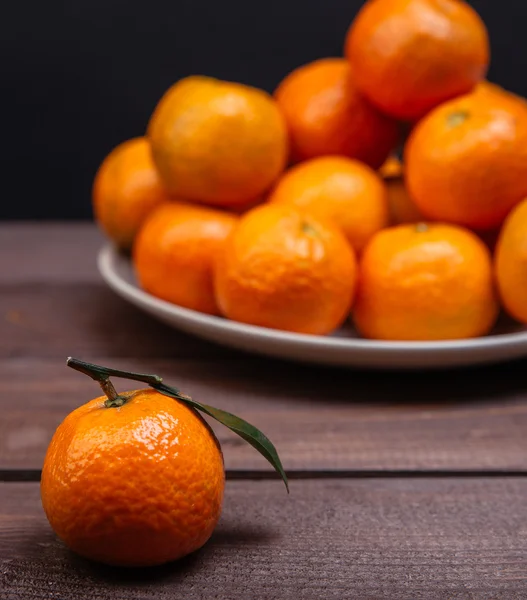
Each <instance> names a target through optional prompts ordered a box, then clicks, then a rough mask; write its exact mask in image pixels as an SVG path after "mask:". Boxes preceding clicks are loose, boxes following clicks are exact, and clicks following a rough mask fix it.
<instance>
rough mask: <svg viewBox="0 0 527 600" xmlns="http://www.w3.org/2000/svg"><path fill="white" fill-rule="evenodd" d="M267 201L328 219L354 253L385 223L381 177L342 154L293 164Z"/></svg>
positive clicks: (384, 199) (386, 220) (384, 201)
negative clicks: (344, 237)
mask: <svg viewBox="0 0 527 600" xmlns="http://www.w3.org/2000/svg"><path fill="white" fill-rule="evenodd" d="M269 200H270V202H277V203H282V204H289V205H292V206H297V207H298V208H301V209H303V210H306V211H308V212H310V213H312V214H314V215H318V216H321V217H323V218H325V219H331V220H332V221H333V222H334V223H335V224H336V225H338V226H339V227H340V228H341V230H342V231H343V232H344V235H345V236H346V237H347V238H348V241H349V243H350V244H351V245H352V247H353V248H354V249H355V250H356V251H357V252H360V251H361V250H362V248H363V247H364V246H365V244H366V242H367V241H368V240H369V239H370V238H371V236H372V235H373V234H374V233H375V232H376V231H379V229H382V228H383V227H385V226H386V225H387V223H388V207H387V202H386V187H385V186H384V184H383V182H382V180H381V178H380V177H379V176H378V175H377V173H375V171H373V170H372V169H370V167H368V166H366V165H365V164H363V163H360V162H358V161H355V160H351V159H349V158H345V157H342V156H324V157H321V158H314V159H312V160H309V161H306V162H304V163H301V164H299V165H297V166H295V167H293V168H292V169H290V170H289V171H288V172H287V173H286V174H285V175H284V176H283V177H282V178H281V179H280V180H279V182H278V184H277V185H276V187H275V189H274V191H273V193H272V194H271V196H270V198H269Z"/></svg>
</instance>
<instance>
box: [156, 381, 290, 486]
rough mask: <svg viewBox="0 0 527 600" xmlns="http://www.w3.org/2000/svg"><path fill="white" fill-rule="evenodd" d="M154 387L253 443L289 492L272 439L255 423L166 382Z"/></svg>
mask: <svg viewBox="0 0 527 600" xmlns="http://www.w3.org/2000/svg"><path fill="white" fill-rule="evenodd" d="M152 387H153V388H154V389H155V390H157V391H158V392H160V393H161V394H164V395H165V396H170V397H171V398H175V399H176V400H180V401H181V402H184V403H185V404H187V405H188V406H191V407H192V408H195V409H196V410H199V411H201V412H203V413H205V414H206V415H209V417H212V418H213V419H216V421H218V422H220V423H221V424H222V425H225V427H228V428H229V429H230V430H231V431H234V433H236V434H237V435H239V436H240V437H241V438H243V439H244V440H245V441H246V442H248V443H249V444H251V446H252V447H253V448H254V449H255V450H257V451H258V452H259V453H260V454H261V455H262V456H263V457H264V458H266V459H267V460H268V461H269V462H270V463H271V466H272V467H273V468H274V469H275V471H276V472H277V473H278V474H279V475H280V477H281V478H282V479H283V481H284V483H285V487H286V489H287V491H288V492H289V484H288V481H287V476H286V474H285V471H284V468H283V466H282V462H281V461H280V457H279V456H278V452H277V451H276V448H275V447H274V445H273V443H272V442H271V440H270V439H269V438H268V437H267V436H266V435H264V434H263V433H262V432H261V431H260V430H259V429H257V428H256V427H254V425H251V424H250V423H247V421H244V420H243V419H240V417H237V416H236V415H233V414H231V413H229V412H227V411H225V410H221V409H219V408H214V407H213V406H208V405H207V404H200V403H199V402H196V401H195V400H193V399H192V398H191V397H190V396H187V395H186V394H182V393H181V392H180V391H179V390H178V389H176V388H173V387H170V386H168V385H165V384H164V383H156V384H152Z"/></svg>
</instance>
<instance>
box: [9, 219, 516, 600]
mask: <svg viewBox="0 0 527 600" xmlns="http://www.w3.org/2000/svg"><path fill="white" fill-rule="evenodd" d="M101 241H102V238H101V236H100V235H99V234H98V233H97V231H96V230H95V228H94V227H93V226H92V225H89V224H69V225H64V224H62V225H61V224H47V225H37V224H4V225H2V226H0V316H1V320H0V359H1V360H0V410H1V416H0V598H1V599H2V600H3V599H8V598H9V599H19V598H20V599H22V600H26V599H36V598H54V599H60V600H68V599H78V598H83V599H86V600H92V599H93V600H95V599H114V598H115V599H122V600H131V599H147V598H149V599H157V598H159V599H165V598H166V599H168V598H178V599H179V598H185V599H196V598H218V599H223V600H237V599H243V600H253V599H254V600H260V599H282V598H294V599H303V598H321V599H325V600H326V599H327V600H329V599H335V600H343V599H345V598H355V599H359V600H362V599H370V598H371V599H376V600H377V599H382V598H386V599H390V600H394V599H399V598H403V599H418V598H424V599H434V598H448V599H458V598H478V599H479V598H484V599H497V598H504V599H507V600H511V599H516V598H518V599H525V598H527V373H526V367H527V362H525V361H521V362H516V363H509V364H506V365H501V366H493V367H485V368H480V369H477V370H476V369H474V370H471V369H468V370H462V371H449V372H422V371H421V372H417V373H403V372H384V373H379V372H366V371H352V370H336V369H329V368H314V367H313V366H302V365H297V364H289V363H282V362H278V361H273V360H269V359H263V358H260V357H258V356H251V355H246V354H242V353H239V352H235V351H232V350H226V349H224V348H221V347H219V346H215V345H213V344H209V343H205V342H202V341H199V340H197V339H194V338H191V337H189V336H187V335H184V334H182V333H178V332H176V331H173V330H170V329H167V328H166V327H165V326H163V325H161V324H159V323H157V322H156V321H154V320H152V319H151V318H149V317H147V316H145V315H143V314H142V313H140V312H138V311H137V310H136V309H134V308H132V307H130V306H128V305H127V304H125V303H124V302H123V301H122V300H120V299H119V298H117V297H116V296H115V295H114V294H113V293H112V292H111V291H109V290H108V289H107V288H106V287H105V286H104V285H103V284H102V282H101V280H100V278H99V276H98V274H97V272H96V269H95V266H94V262H95V254H96V251H97V249H98V247H99V246H100V244H101ZM69 355H74V356H77V357H79V358H83V359H85V360H90V361H93V362H98V363H102V364H107V365H110V366H116V367H118V368H123V369H127V370H140V371H143V372H154V373H158V374H161V375H163V376H164V377H165V379H166V380H167V381H168V382H171V383H173V384H175V385H178V387H180V388H182V389H183V390H184V391H186V392H188V393H190V394H191V395H192V396H194V397H195V398H196V399H197V400H200V401H203V402H205V403H210V404H213V405H215V406H218V407H221V408H225V409H226V410H229V411H232V412H235V413H237V414H239V415H240V416H242V417H244V418H246V419H247V420H248V421H250V422H252V423H254V424H255V425H257V426H258V427H259V428H261V429H262V430H263V431H265V432H266V433H267V434H268V435H269V437H270V438H271V439H272V440H273V441H274V442H275V444H276V446H277V448H278V451H279V453H280V455H281V457H282V460H283V463H284V466H285V468H286V470H287V471H288V473H289V475H290V478H291V494H290V496H287V495H286V493H285V491H284V488H283V484H282V483H281V482H280V481H278V480H277V479H276V478H275V476H274V475H273V473H272V472H271V470H270V467H269V466H268V465H267V463H266V462H265V461H264V460H263V459H262V458H261V457H260V456H259V455H258V454H256V452H254V450H253V449H251V448H250V447H249V446H248V445H247V444H245V443H244V442H242V441H241V440H239V439H238V438H236V437H235V436H234V435H232V434H230V433H229V432H228V431H227V430H225V429H224V428H222V427H221V426H218V427H215V429H216V431H217V433H218V437H219V438H220V441H221V442H222V444H223V448H224V453H225V462H226V469H227V478H228V482H227V487H226V497H225V503H224V511H223V516H222V519H221V522H220V525H219V526H218V528H217V530H216V532H215V534H214V536H213V538H212V539H211V541H210V542H209V543H208V544H207V545H206V546H205V547H204V548H203V549H202V550H201V551H199V552H198V553H196V554H195V555H193V556H191V557H189V558H187V559H185V560H183V561H181V562H179V563H177V564H171V565H167V566H165V567H162V568H156V569H148V570H135V571H128V570H122V569H114V568H106V567H101V566H98V565H95V564H91V563H90V562H88V561H85V560H83V559H80V558H78V557H76V556H74V555H73V554H71V553H70V552H69V551H68V550H67V549H66V548H65V547H64V546H63V544H62V543H61V542H60V541H58V540H57V539H56V538H55V536H54V535H53V533H52V531H51V530H50V527H49V525H48V523H47V521H46V519H45V517H44V514H43V512H42V508H41V505H40V499H39V486H38V479H39V475H40V471H39V470H40V468H41V465H42V460H43V456H44V452H45V450H46V447H47V444H48V442H49V440H50V438H51V435H52V433H53V431H54V429H55V427H56V426H57V425H58V423H59V422H60V421H61V419H62V418H63V417H64V416H65V415H66V414H67V413H68V412H70V411H71V410H72V409H73V408H75V407H76V406H78V405H79V404H81V403H84V402H85V401H87V400H88V399H90V398H92V397H94V396H95V395H96V394H97V392H98V390H97V389H96V387H94V383H93V382H92V381H90V380H89V379H88V378H86V377H82V376H80V375H79V374H78V373H75V372H73V371H71V370H70V369H67V368H66V367H65V359H66V357H67V356H69Z"/></svg>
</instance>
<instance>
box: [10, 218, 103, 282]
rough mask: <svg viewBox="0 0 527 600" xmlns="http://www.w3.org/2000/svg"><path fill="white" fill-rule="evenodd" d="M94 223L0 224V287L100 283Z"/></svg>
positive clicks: (100, 240)
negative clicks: (32, 284) (80, 282)
mask: <svg viewBox="0 0 527 600" xmlns="http://www.w3.org/2000/svg"><path fill="white" fill-rule="evenodd" d="M103 243H104V238H103V236H102V234H101V233H99V231H98V230H97V228H96V227H95V225H94V224H93V223H89V222H68V223H25V222H8V223H0V285H4V284H12V283H28V282H31V283H37V282H42V283H47V284H49V283H57V282H64V281H69V282H79V281H85V282H88V281H91V282H94V281H99V280H100V278H99V274H98V273H97V268H96V256H97V251H98V250H99V248H100V247H101V246H102V244H103Z"/></svg>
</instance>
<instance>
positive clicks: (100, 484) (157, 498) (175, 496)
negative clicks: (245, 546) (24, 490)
mask: <svg viewBox="0 0 527 600" xmlns="http://www.w3.org/2000/svg"><path fill="white" fill-rule="evenodd" d="M119 398H122V399H124V403H123V404H122V406H115V407H112V406H110V407H109V406H108V399H107V398H105V397H101V398H96V399H95V400H92V401H91V402H88V403H87V404H85V405H83V406H81V407H79V408H77V409H76V410H74V411H73V412H72V413H71V414H69V415H68V416H67V417H66V419H65V420H64V421H63V422H62V423H61V424H60V425H59V427H58V428H57V430H56V432H55V434H54V436H53V439H52V440H51V443H50V445H49V448H48V451H47V454H46V458H45V461H44V467H43V470H42V481H41V496H42V504H43V507H44V510H45V512H46V516H47V518H48V520H49V522H50V524H51V527H52V528H53V530H54V531H55V532H56V533H57V535H58V536H59V537H60V538H61V539H62V540H63V541H64V542H65V543H66V545H67V546H68V547H69V548H71V549H72V550H73V551H75V552H77V553H78V554H80V555H81V556H84V557H86V558H89V559H92V560H96V561H99V562H103V563H107V564H110V565H120V566H127V567H139V566H153V565H159V564H163V563H166V562H169V561H173V560H176V559H178V558H181V557H183V556H185V555H187V554H189V553H191V552H193V551H195V550H197V549H198V548H200V547H201V546H203V544H205V542H206V541H207V540H208V539H209V537H210V536H211V534H212V532H213V530H214V527H215V526H216V524H217V522H218V519H219V517H220V513H221V506H222V499H223V491H224V484H225V483H224V482H225V475H224V468H223V457H222V453H221V449H220V447H219V443H218V440H217V439H216V437H215V436H214V434H213V432H212V430H211V429H210V428H209V426H208V425H207V424H206V423H205V421H204V420H203V419H202V418H201V416H200V415H199V414H198V413H197V412H196V411H194V410H192V409H191V408H189V407H187V406H185V405H184V404H183V403H182V402H179V401H177V400H174V399H173V398H169V397H167V396H165V395H163V394H160V393H159V392H156V391H154V390H152V389H143V390H135V391H131V392H125V393H122V394H120V395H119Z"/></svg>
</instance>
